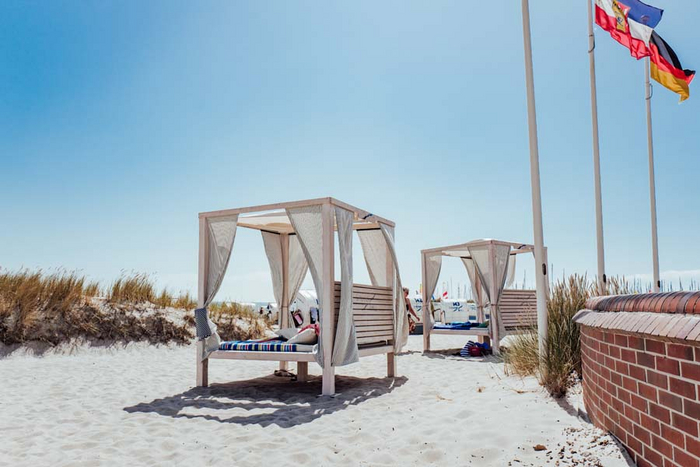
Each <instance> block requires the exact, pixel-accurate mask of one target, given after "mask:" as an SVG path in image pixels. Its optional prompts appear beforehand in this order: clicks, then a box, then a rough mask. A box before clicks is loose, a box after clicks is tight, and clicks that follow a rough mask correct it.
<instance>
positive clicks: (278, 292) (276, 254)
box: [260, 231, 284, 313]
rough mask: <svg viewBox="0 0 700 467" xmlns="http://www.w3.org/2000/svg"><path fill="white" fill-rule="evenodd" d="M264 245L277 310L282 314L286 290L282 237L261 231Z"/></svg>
mask: <svg viewBox="0 0 700 467" xmlns="http://www.w3.org/2000/svg"><path fill="white" fill-rule="evenodd" d="M260 233H262V238H263V245H265V255H267V262H268V263H269V264H270V275H271V276H272V291H273V293H274V294H275V301H276V302H277V308H278V309H279V311H280V313H282V306H283V303H282V295H283V288H284V283H283V281H284V272H283V270H282V269H283V264H282V263H283V261H282V236H281V235H280V234H277V233H273V232H265V231H261V232H260Z"/></svg>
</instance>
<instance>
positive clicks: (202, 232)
mask: <svg viewBox="0 0 700 467" xmlns="http://www.w3.org/2000/svg"><path fill="white" fill-rule="evenodd" d="M208 243H209V242H208V236H207V219H206V218H205V217H201V218H200V219H199V268H198V273H197V274H198V277H197V307H198V308H202V307H204V302H205V300H206V299H205V296H206V293H207V273H208V269H209V255H208V250H207V249H208ZM203 353H204V341H202V340H197V387H206V386H208V385H209V359H205V360H200V355H202V354H203Z"/></svg>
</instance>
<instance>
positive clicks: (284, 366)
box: [280, 362, 289, 370]
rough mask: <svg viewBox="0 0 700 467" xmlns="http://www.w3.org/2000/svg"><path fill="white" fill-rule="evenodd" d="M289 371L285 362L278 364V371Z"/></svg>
mask: <svg viewBox="0 0 700 467" xmlns="http://www.w3.org/2000/svg"><path fill="white" fill-rule="evenodd" d="M287 369H289V364H288V363H287V362H280V370H287Z"/></svg>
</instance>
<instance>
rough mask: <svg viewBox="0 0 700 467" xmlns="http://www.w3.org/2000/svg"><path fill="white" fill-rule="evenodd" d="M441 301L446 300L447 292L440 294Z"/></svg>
mask: <svg viewBox="0 0 700 467" xmlns="http://www.w3.org/2000/svg"><path fill="white" fill-rule="evenodd" d="M442 299H443V300H447V290H445V291H444V292H443V293H442Z"/></svg>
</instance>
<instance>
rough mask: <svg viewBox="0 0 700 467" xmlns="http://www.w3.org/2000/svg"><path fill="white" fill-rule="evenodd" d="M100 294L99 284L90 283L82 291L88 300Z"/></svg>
mask: <svg viewBox="0 0 700 467" xmlns="http://www.w3.org/2000/svg"><path fill="white" fill-rule="evenodd" d="M101 294H102V287H101V286H100V283H99V282H95V281H93V282H90V283H89V284H87V285H86V286H85V288H84V289H83V295H85V296H86V297H88V298H93V297H99V296H100V295H101Z"/></svg>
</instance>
